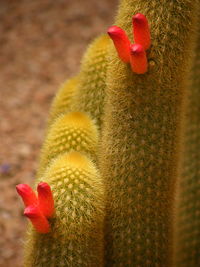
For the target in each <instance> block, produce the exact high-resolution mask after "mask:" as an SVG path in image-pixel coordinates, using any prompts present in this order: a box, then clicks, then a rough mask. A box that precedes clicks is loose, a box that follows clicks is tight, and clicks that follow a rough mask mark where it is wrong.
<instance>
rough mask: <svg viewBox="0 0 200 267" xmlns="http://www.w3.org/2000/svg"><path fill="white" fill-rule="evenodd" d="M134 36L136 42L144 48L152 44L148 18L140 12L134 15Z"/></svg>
mask: <svg viewBox="0 0 200 267" xmlns="http://www.w3.org/2000/svg"><path fill="white" fill-rule="evenodd" d="M133 36H134V41H135V43H136V44H141V45H142V46H143V47H144V50H147V49H148V48H149V47H150V45H151V36H150V29H149V24H148V20H147V18H146V17H145V16H144V15H143V14H141V13H138V14H136V15H135V16H133Z"/></svg>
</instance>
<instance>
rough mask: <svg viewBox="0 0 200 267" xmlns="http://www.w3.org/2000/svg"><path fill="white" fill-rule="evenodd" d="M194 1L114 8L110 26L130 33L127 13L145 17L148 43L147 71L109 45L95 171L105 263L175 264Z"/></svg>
mask: <svg viewBox="0 0 200 267" xmlns="http://www.w3.org/2000/svg"><path fill="white" fill-rule="evenodd" d="M197 7H198V6H197V2H195V1H162V4H161V3H160V1H157V0H155V1H150V2H149V1H134V0H123V1H122V3H121V5H120V7H119V14H118V17H117V21H116V25H118V26H120V27H122V28H123V29H124V30H125V31H126V32H127V33H128V36H129V38H130V39H131V36H132V27H131V17H132V15H133V14H135V13H137V12H141V13H143V14H145V15H146V16H147V18H148V21H149V23H150V28H151V42H152V45H151V49H150V50H149V51H148V60H149V71H148V72H147V73H146V74H143V75H137V74H135V73H133V72H132V70H131V69H130V66H129V65H127V64H124V63H123V62H122V61H121V60H119V59H118V57H117V54H116V52H115V51H114V52H113V53H112V57H110V60H109V62H110V64H109V66H108V72H107V81H106V82H107V85H108V86H107V88H106V95H107V99H106V101H105V102H106V107H105V114H106V116H105V127H104V129H103V137H102V144H101V150H100V153H101V162H100V172H101V175H102V177H103V178H104V179H105V181H106V182H107V183H108V185H107V187H106V194H107V199H108V201H107V210H108V211H107V215H106V225H105V233H106V237H105V239H106V248H105V251H106V266H172V264H173V251H174V227H175V222H174V212H175V210H174V207H175V192H176V185H177V183H178V182H179V181H178V177H179V171H180V170H179V165H180V158H181V152H182V139H183V136H182V135H183V131H182V124H183V114H184V110H185V98H186V80H187V77H188V73H189V70H190V62H191V58H192V50H193V49H194V35H195V24H196V19H197V12H196V10H197ZM174 13H175V14H176V15H175V16H174ZM188 266H190V265H188Z"/></svg>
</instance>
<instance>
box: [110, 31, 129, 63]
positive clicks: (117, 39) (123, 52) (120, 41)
mask: <svg viewBox="0 0 200 267" xmlns="http://www.w3.org/2000/svg"><path fill="white" fill-rule="evenodd" d="M108 35H109V36H110V38H111V39H112V41H113V43H114V45H115V48H116V50H117V53H118V55H119V57H120V58H121V60H122V61H124V62H125V63H128V62H129V58H130V56H129V47H130V41H129V39H128V37H127V35H126V33H125V31H124V30H122V29H121V28H120V27H117V26H112V27H110V28H109V29H108Z"/></svg>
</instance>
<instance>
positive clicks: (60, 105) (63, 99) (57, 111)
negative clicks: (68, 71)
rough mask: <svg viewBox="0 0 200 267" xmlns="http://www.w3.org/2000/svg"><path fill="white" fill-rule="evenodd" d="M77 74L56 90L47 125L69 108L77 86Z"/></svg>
mask: <svg viewBox="0 0 200 267" xmlns="http://www.w3.org/2000/svg"><path fill="white" fill-rule="evenodd" d="M78 80H79V79H78V75H77V76H75V77H73V78H71V79H69V80H67V81H66V82H64V83H63V84H62V86H61V87H60V89H59V90H58V92H57V94H56V97H55V98H54V100H53V103H52V105H51V109H50V115H49V120H48V125H49V126H50V125H51V124H52V122H54V120H55V119H56V118H58V117H59V116H60V115H61V114H65V113H67V112H69V111H70V110H71V106H72V102H73V98H74V95H75V93H76V90H77V86H78Z"/></svg>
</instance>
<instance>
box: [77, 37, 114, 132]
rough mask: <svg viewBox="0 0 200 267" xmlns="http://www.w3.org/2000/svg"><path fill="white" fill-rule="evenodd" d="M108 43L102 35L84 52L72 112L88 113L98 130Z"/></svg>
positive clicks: (102, 108) (102, 109)
mask: <svg viewBox="0 0 200 267" xmlns="http://www.w3.org/2000/svg"><path fill="white" fill-rule="evenodd" d="M110 43H111V42H110V40H109V38H108V36H107V35H102V36H100V37H98V38H97V39H96V40H94V42H93V43H92V44H91V45H90V46H89V48H88V50H87V51H86V53H85V56H84V57H83V60H82V66H81V71H80V79H79V86H78V90H77V93H76V96H75V100H74V107H73V110H79V111H83V112H86V113H88V114H89V115H90V116H91V118H92V119H95V120H96V122H97V125H98V126H99V127H100V128H101V124H102V116H103V112H104V96H105V87H106V83H105V80H106V71H107V51H108V48H109V45H110Z"/></svg>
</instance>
